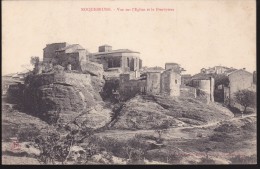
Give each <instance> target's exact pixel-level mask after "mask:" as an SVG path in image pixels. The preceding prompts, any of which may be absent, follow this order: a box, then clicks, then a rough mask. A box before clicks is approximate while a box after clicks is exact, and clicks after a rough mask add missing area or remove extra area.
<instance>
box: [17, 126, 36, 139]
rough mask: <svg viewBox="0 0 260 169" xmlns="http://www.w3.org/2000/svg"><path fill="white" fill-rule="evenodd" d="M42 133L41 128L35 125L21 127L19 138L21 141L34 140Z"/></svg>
mask: <svg viewBox="0 0 260 169" xmlns="http://www.w3.org/2000/svg"><path fill="white" fill-rule="evenodd" d="M39 134H40V130H39V129H38V128H36V127H35V126H33V127H32V126H29V127H23V128H19V131H18V140H19V141H34V139H35V138H36V137H37V136H38V135H39Z"/></svg>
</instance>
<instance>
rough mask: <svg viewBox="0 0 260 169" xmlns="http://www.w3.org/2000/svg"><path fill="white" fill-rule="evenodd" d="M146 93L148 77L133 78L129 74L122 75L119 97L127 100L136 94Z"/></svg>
mask: <svg viewBox="0 0 260 169" xmlns="http://www.w3.org/2000/svg"><path fill="white" fill-rule="evenodd" d="M145 93H146V77H140V78H131V76H130V74H129V73H126V74H120V78H119V97H120V100H126V99H128V98H131V97H133V96H135V95H136V94H145Z"/></svg>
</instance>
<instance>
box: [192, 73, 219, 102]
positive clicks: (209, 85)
mask: <svg viewBox="0 0 260 169" xmlns="http://www.w3.org/2000/svg"><path fill="white" fill-rule="evenodd" d="M189 85H190V86H191V87H195V88H196V89H198V90H197V91H202V92H204V93H205V94H206V97H207V100H208V101H207V102H209V101H211V102H214V89H215V80H214V78H213V77H212V76H210V75H208V74H205V73H199V74H196V75H194V76H192V78H191V81H190V84H189Z"/></svg>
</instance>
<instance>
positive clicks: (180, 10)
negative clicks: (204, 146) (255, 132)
mask: <svg viewBox="0 0 260 169" xmlns="http://www.w3.org/2000/svg"><path fill="white" fill-rule="evenodd" d="M2 5H3V6H2V9H3V13H2V18H3V20H2V28H3V29H2V31H3V32H2V35H3V37H2V38H3V39H2V49H3V51H2V61H3V62H2V70H3V74H7V73H13V72H17V71H21V70H24V69H23V68H22V65H24V64H29V63H30V57H31V56H40V57H41V58H42V56H43V48H44V47H45V45H46V44H48V43H55V42H68V43H71V44H73V43H78V44H80V45H82V46H83V47H85V48H86V49H87V50H88V51H90V52H97V50H98V46H100V45H103V44H109V45H111V46H112V47H113V49H121V48H127V49H131V50H134V51H139V52H140V53H141V55H140V57H141V58H142V59H143V65H144V66H161V67H164V64H165V62H177V63H179V64H181V65H182V67H184V68H185V69H186V70H187V71H186V73H191V74H194V73H198V72H199V71H200V69H201V68H202V67H206V68H207V67H211V66H216V65H223V66H229V67H235V68H244V67H245V68H246V69H247V70H248V71H250V72H252V71H253V70H255V69H256V5H255V0H175V1H166V0H165V1H130V0H129V1H100V2H98V1H56V2H52V1H22V2H18V1H4V2H3V3H2ZM98 7H100V8H101V7H102V8H111V9H112V11H103V12H102V11H99V12H87V11H81V8H98ZM117 8H121V9H125V8H129V9H132V8H144V9H147V8H154V9H156V8H170V9H174V11H168V12H165V11H164V12H162V11H161V12H159V11H157V12H156V11H153V12H152V11H142V12H136V11H121V12H119V11H117Z"/></svg>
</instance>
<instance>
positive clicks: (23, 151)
mask: <svg viewBox="0 0 260 169" xmlns="http://www.w3.org/2000/svg"><path fill="white" fill-rule="evenodd" d="M141 56H142V55H141V53H140V52H138V51H133V50H130V49H112V46H109V45H102V46H99V47H98V51H97V52H94V53H92V52H89V51H88V50H86V49H85V48H84V47H83V46H81V45H79V44H69V43H67V42H62V43H51V44H46V46H45V47H44V48H43V59H41V58H42V57H38V56H33V57H31V60H30V63H31V64H32V65H33V67H34V68H33V69H32V70H30V69H28V70H27V71H24V72H19V73H14V74H9V75H5V76H2V80H3V82H2V105H3V109H2V111H3V113H2V116H3V117H2V118H3V121H2V129H3V130H2V131H3V132H2V133H3V134H2V144H3V150H2V154H3V156H2V160H3V162H4V163H5V164H84V165H85V164H241V163H242V164H254V163H256V95H255V93H256V71H254V72H252V73H251V72H248V71H247V70H246V69H245V68H233V67H225V66H214V67H211V68H201V71H200V72H198V73H197V74H194V75H191V74H185V71H186V70H185V68H183V67H182V66H181V65H180V64H179V63H174V57H173V62H171V63H165V67H164V68H162V67H159V66H155V67H146V66H145V67H144V66H143V60H142V57H141ZM28 62H29V61H28Z"/></svg>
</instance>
